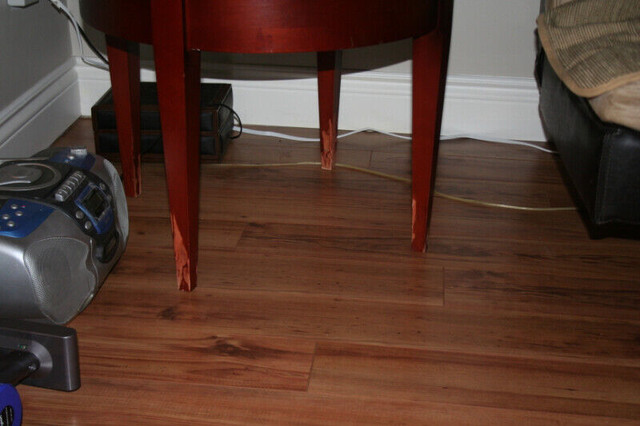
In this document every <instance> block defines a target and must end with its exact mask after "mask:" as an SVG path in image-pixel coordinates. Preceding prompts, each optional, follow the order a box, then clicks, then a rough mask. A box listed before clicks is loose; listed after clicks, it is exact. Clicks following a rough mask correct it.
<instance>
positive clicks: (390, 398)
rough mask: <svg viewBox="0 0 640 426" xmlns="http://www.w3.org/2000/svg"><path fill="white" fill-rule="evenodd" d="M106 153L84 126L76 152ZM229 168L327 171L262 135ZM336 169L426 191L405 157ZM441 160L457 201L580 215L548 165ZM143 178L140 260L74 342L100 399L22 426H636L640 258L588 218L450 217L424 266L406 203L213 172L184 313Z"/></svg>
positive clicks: (164, 209)
mask: <svg viewBox="0 0 640 426" xmlns="http://www.w3.org/2000/svg"><path fill="white" fill-rule="evenodd" d="M299 132H301V133H305V134H313V133H315V130H305V131H301V130H299ZM92 139H93V138H92V134H91V125H90V122H88V120H80V121H79V122H78V123H77V124H76V125H74V126H73V127H72V128H71V129H70V130H69V132H67V133H66V134H65V135H63V136H62V137H61V139H60V142H59V143H60V144H67V145H83V144H90V143H91V142H92ZM245 150H247V151H248V152H243V151H245ZM274 152H277V154H274ZM228 153H229V156H228V157H227V158H226V161H231V160H232V159H246V158H247V156H248V155H249V154H250V155H251V156H253V157H256V158H257V159H258V161H269V162H270V161H273V160H274V159H277V158H281V159H288V158H296V159H299V160H301V161H306V160H310V159H312V158H313V157H314V156H316V155H317V151H316V147H315V146H314V147H312V148H311V149H310V147H309V145H305V144H302V145H300V144H295V143H288V142H286V143H285V142H278V141H277V140H271V141H269V140H265V139H264V138H261V137H252V136H248V135H245V136H242V137H241V138H240V139H239V140H236V141H234V142H233V144H232V145H231V147H230V150H229V152H228ZM366 153H368V155H365V154H366ZM340 155H341V161H342V162H346V163H349V162H350V161H351V158H353V159H354V161H359V162H365V164H363V165H365V166H372V165H386V166H387V167H388V168H389V171H393V170H394V169H398V168H399V167H400V166H399V165H403V167H404V168H403V169H398V170H395V171H394V172H397V173H398V174H404V175H407V174H408V172H409V167H410V165H409V157H410V146H409V143H408V142H398V141H392V142H390V141H388V140H387V141H383V140H381V137H380V136H379V135H374V134H361V135H358V136H356V137H354V138H347V139H344V140H342V141H341V150H340ZM350 156H351V157H350ZM440 156H441V159H442V160H443V161H441V162H440V164H441V165H442V167H439V170H438V173H439V176H438V182H442V184H441V185H439V186H440V187H439V188H438V189H440V190H443V189H446V190H447V191H448V192H452V193H453V194H454V195H466V196H477V197H495V199H500V198H501V197H504V198H502V199H500V201H502V202H507V203H508V202H510V201H511V199H512V198H513V199H514V201H517V202H527V203H530V204H532V205H541V206H542V205H549V204H551V205H570V204H571V198H570V197H569V195H568V193H567V191H566V190H562V185H563V184H562V178H561V175H560V173H559V171H558V168H557V165H556V164H555V162H554V161H553V160H552V159H549V158H548V157H547V156H546V155H543V154H541V153H538V152H537V151H532V150H530V149H527V148H521V147H506V146H496V145H487V144H485V143H480V142H474V141H469V140H459V141H453V142H443V143H442V144H441V149H440ZM392 159H393V161H392ZM456 159H460V160H461V161H459V162H457V161H455V160H456ZM480 159H482V161H480ZM395 160H399V161H395ZM367 161H368V163H367ZM514 162H517V167H516V166H514ZM463 168H464V169H465V170H463ZM485 170H487V171H490V173H487V176H488V177H487V178H483V175H484V173H485ZM500 170H503V172H502V177H501V172H500ZM142 173H143V179H144V182H145V192H144V193H143V194H142V195H141V196H140V197H138V198H135V199H130V200H129V203H130V213H131V230H132V232H131V236H130V240H129V245H128V247H127V251H126V252H125V254H124V256H123V258H122V259H121V260H120V262H119V263H118V265H117V266H116V268H115V269H114V271H113V272H112V273H111V275H110V276H109V277H108V279H107V281H106V283H105V285H104V286H103V288H102V290H101V291H100V293H99V294H98V295H97V297H96V299H95V300H94V301H93V303H92V304H91V305H89V307H88V308H87V309H86V310H85V311H84V312H83V313H82V314H81V315H80V316H79V317H77V318H76V319H75V320H74V321H73V322H72V323H71V324H70V325H71V326H72V327H74V328H76V330H77V332H78V337H79V342H80V355H81V357H80V361H81V373H82V387H81V388H80V389H79V390H78V391H76V392H73V393H59V392H54V391H49V390H44V389H37V388H30V387H26V386H19V387H18V390H19V391H20V393H21V395H22V398H23V404H24V406H25V422H24V424H25V425H69V424H75V425H95V424H105V425H118V424H126V423H130V424H140V425H158V424H160V425H162V424H184V425H205V424H242V425H245V424H247V425H251V424H269V425H288V424H295V425H298V424H305V425H306V424H308V425H327V424H349V425H388V424H394V425H395V424H398V425H402V424H404V425H461V424H468V425H517V426H521V425H543V426H546V425H549V424H561V425H594V426H595V425H598V426H600V425H636V424H638V418H640V333H639V332H638V330H640V316H639V315H638V310H639V308H640V286H639V285H638V284H639V283H640V280H639V279H638V276H640V274H639V272H640V250H639V248H640V247H639V242H638V241H636V240H622V239H611V238H608V239H603V240H595V241H594V240H589V239H588V237H587V232H586V230H585V228H584V226H583V224H582V222H581V220H580V217H579V215H578V214H577V212H552V213H531V212H513V211H503V210H497V209H491V208H486V207H477V206H470V205H466V204H460V203H455V202H452V201H449V200H445V199H441V198H438V197H436V198H435V199H434V205H433V208H434V211H435V215H434V220H433V222H432V224H431V227H432V233H433V234H432V235H433V236H432V239H431V243H430V251H429V253H426V254H425V253H416V252H413V251H411V250H409V249H408V246H407V244H406V242H407V241H408V240H409V238H410V236H409V235H407V232H406V230H407V224H408V223H409V222H410V220H411V212H410V209H409V208H408V206H407V205H406V202H405V201H406V197H407V196H409V194H410V187H409V185H407V184H403V183H398V182H394V181H387V180H384V179H381V178H378V177H374V176H369V175H365V174H361V173H357V172H352V171H348V170H342V169H336V170H335V172H333V173H331V174H326V173H323V172H322V171H321V170H319V169H318V168H316V167H298V168H292V167H285V168H269V169H236V168H220V167H216V166H214V165H204V166H203V167H202V186H201V195H202V200H203V205H202V209H201V211H202V215H201V221H200V222H201V226H200V242H201V252H200V256H201V262H200V270H199V277H200V280H199V287H198V291H196V292H193V293H184V292H176V291H175V287H174V286H175V275H174V264H173V246H172V240H171V234H170V231H169V229H168V224H169V221H170V219H169V216H170V214H169V207H168V201H167V196H166V194H164V195H162V194H163V193H164V186H165V177H164V171H163V167H162V165H161V164H157V163H155V164H153V163H143V164H142ZM456 175H457V176H461V177H459V178H457V179H454V178H453V177H454V176H456ZM441 176H448V177H445V178H442V179H440V177H441ZM503 186H506V187H507V189H506V190H503V189H501V188H502V187H503ZM483 188H484V191H483ZM519 193H520V194H519ZM319 199H320V200H321V201H318V200H319ZM247 200H251V201H250V202H249V201H247ZM283 200H284V201H283ZM319 271H320V272H321V273H320V272H319Z"/></svg>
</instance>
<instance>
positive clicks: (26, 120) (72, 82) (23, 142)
mask: <svg viewBox="0 0 640 426" xmlns="http://www.w3.org/2000/svg"><path fill="white" fill-rule="evenodd" d="M75 66H76V61H75V59H73V58H72V59H69V60H68V61H67V62H65V63H64V64H62V65H61V66H59V67H58V68H56V69H55V70H53V71H52V72H51V73H49V75H47V76H46V77H45V78H43V79H42V80H40V81H39V82H38V83H37V84H35V85H34V86H33V87H31V88H30V89H29V90H28V91H26V92H25V93H23V94H22V95H21V96H20V97H19V98H18V99H16V100H15V101H13V102H12V103H11V104H10V105H9V106H7V107H6V108H4V109H3V110H2V111H0V158H12V157H18V158H19V157H28V156H31V155H33V154H35V153H36V152H38V151H40V150H42V149H45V148H47V147H49V146H50V145H51V144H52V143H53V142H54V141H55V140H56V139H57V138H58V137H59V136H60V135H61V134H62V133H63V132H64V131H65V130H66V129H67V128H68V127H69V126H70V125H71V124H72V123H73V122H74V121H75V120H76V119H77V118H78V117H79V116H80V96H79V82H78V77H77V74H76V70H75Z"/></svg>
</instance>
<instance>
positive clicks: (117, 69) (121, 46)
mask: <svg viewBox="0 0 640 426" xmlns="http://www.w3.org/2000/svg"><path fill="white" fill-rule="evenodd" d="M107 54H108V55H109V65H110V66H109V71H110V73H111V87H112V89H111V90H112V93H113V103H114V109H115V113H116V117H117V120H118V123H117V128H118V129H117V131H118V144H119V146H120V161H121V162H122V174H123V186H124V191H125V193H126V194H127V195H128V196H130V197H137V196H138V195H140V192H141V190H142V187H141V178H140V54H139V47H138V44H137V43H134V42H130V41H126V40H123V39H120V38H116V37H112V36H107Z"/></svg>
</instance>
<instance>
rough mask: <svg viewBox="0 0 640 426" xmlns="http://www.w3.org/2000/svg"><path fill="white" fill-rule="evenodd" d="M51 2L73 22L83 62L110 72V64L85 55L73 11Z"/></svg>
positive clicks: (56, 2) (59, 2) (51, 1)
mask: <svg viewBox="0 0 640 426" xmlns="http://www.w3.org/2000/svg"><path fill="white" fill-rule="evenodd" d="M49 2H50V3H51V4H52V5H53V7H55V8H56V9H58V11H59V12H62V13H64V14H65V15H66V17H67V18H68V19H69V21H71V24H72V25H73V29H74V30H75V32H76V37H78V44H79V45H80V57H81V58H82V62H84V63H85V64H87V65H91V66H92V67H96V68H100V69H103V70H106V71H108V70H109V65H108V64H106V63H104V62H103V61H102V60H99V59H95V58H88V57H87V56H86V55H85V54H84V43H83V41H82V36H81V34H80V27H79V26H78V21H77V20H76V18H75V17H74V16H73V14H72V13H71V11H70V10H69V9H68V8H67V6H65V5H64V4H63V3H62V2H61V1H60V0H49Z"/></svg>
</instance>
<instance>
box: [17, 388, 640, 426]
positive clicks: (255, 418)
mask: <svg viewBox="0 0 640 426" xmlns="http://www.w3.org/2000/svg"><path fill="white" fill-rule="evenodd" d="M184 395H188V397H185V396H184ZM22 396H23V401H24V403H25V405H26V406H27V407H29V406H33V405H37V406H38V407H41V409H40V410H38V411H35V410H26V411H25V417H24V424H29V425H47V426H56V425H69V424H96V421H97V417H96V409H95V407H96V406H101V407H104V413H105V414H104V415H102V416H100V417H99V420H98V421H99V424H102V425H121V424H127V423H129V424H136V425H169V424H171V425H212V424H213V425H258V424H260V425H300V424H304V425H311V426H325V425H329V424H349V425H367V426H374V425H390V424H392V425H407V426H409V425H411V426H413V425H435V426H438V425H478V426H494V425H505V426H509V425H513V426H522V425H549V424H561V425H567V426H573V425H575V426H578V425H579V426H602V425H620V426H627V425H633V424H637V423H636V421H635V420H628V419H621V418H613V417H597V416H580V415H571V414H564V413H548V412H536V411H527V410H510V409H497V408H491V407H481V406H469V405H456V404H443V403H435V402H415V401H397V400H389V399H384V398H367V397H360V396H357V395H344V396H343V395H340V396H322V395H309V394H306V393H302V392H283V391H268V390H262V389H243V388H228V387H215V386H200V385H191V384H179V385H174V384H170V383H162V382H150V381H137V380H131V379H127V378H126V377H124V378H105V379H93V378H89V379H87V380H85V381H84V384H83V387H82V388H81V389H80V390H79V391H77V392H74V393H72V394H60V393H56V392H51V391H48V390H46V389H37V388H24V390H22Z"/></svg>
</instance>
